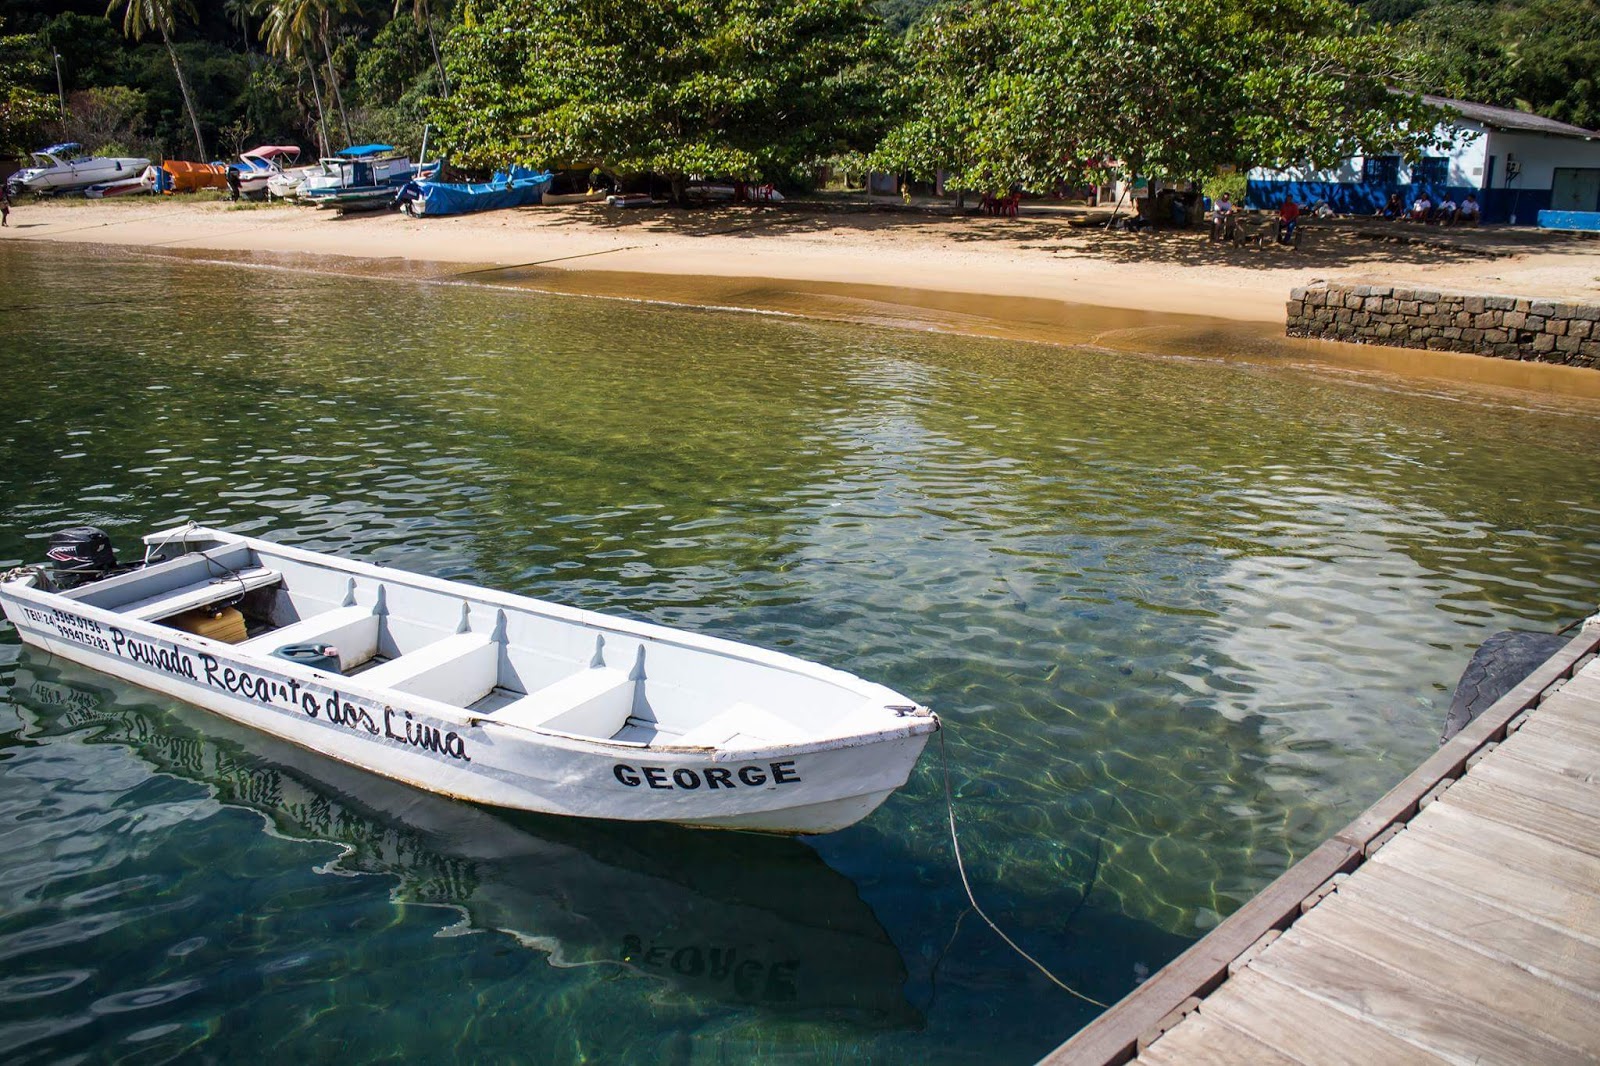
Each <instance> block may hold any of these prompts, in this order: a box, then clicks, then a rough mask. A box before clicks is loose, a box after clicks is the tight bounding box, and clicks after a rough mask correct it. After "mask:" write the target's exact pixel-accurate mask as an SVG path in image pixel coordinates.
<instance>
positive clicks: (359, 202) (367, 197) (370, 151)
mask: <svg viewBox="0 0 1600 1066" xmlns="http://www.w3.org/2000/svg"><path fill="white" fill-rule="evenodd" d="M320 168H321V169H320V172H319V173H316V174H310V175H308V176H307V177H306V178H305V179H304V180H303V181H302V182H301V183H300V195H299V197H298V200H299V202H300V203H302V204H311V205H312V206H315V207H331V208H337V209H339V210H341V211H345V210H350V209H352V208H356V209H360V208H362V207H370V208H373V209H378V208H387V207H392V206H393V205H394V199H395V194H396V193H398V192H399V191H400V187H401V186H403V185H405V184H406V183H407V182H410V181H425V180H427V179H428V178H431V177H432V176H433V175H434V174H437V173H438V171H439V163H438V161H437V160H435V161H434V162H432V163H427V162H423V163H413V162H411V160H410V159H409V158H408V157H406V156H404V155H401V154H398V153H397V152H396V150H395V149H394V148H393V147H391V146H390V145H387V144H358V145H356V146H354V147H351V148H346V149H345V150H344V151H342V152H340V153H339V154H338V155H334V156H329V157H327V158H324V159H323V160H322V163H321V164H320Z"/></svg>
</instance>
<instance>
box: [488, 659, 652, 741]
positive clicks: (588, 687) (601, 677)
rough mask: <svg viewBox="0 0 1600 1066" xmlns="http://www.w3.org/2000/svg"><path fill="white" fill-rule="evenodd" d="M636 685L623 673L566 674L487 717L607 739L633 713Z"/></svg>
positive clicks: (600, 670) (602, 669) (590, 671)
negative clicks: (551, 683) (553, 682)
mask: <svg viewBox="0 0 1600 1066" xmlns="http://www.w3.org/2000/svg"><path fill="white" fill-rule="evenodd" d="M635 684H637V682H635V681H633V680H632V679H630V678H629V677H628V672H627V671H626V670H611V669H607V668H605V667H594V668H591V669H588V670H579V671H578V672H577V673H575V674H569V675H567V676H566V677H564V678H562V679H561V680H560V681H557V682H556V683H555V684H553V685H546V686H545V687H544V688H542V689H539V690H538V691H536V692H531V693H529V694H528V695H526V696H523V697H522V698H521V699H517V700H512V701H511V702H510V703H508V704H506V705H505V706H504V707H501V708H500V709H499V710H498V711H495V712H494V713H493V714H491V715H489V716H488V720H489V721H491V722H504V723H506V724H508V725H519V726H525V727H527V728H529V729H554V730H557V731H559V732H562V733H577V734H579V735H580V736H587V737H610V736H611V735H613V734H614V733H616V731H617V730H619V729H621V728H622V724H623V723H624V722H626V721H627V720H628V715H630V714H632V713H633V693H634V686H635Z"/></svg>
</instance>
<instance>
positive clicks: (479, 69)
mask: <svg viewBox="0 0 1600 1066" xmlns="http://www.w3.org/2000/svg"><path fill="white" fill-rule="evenodd" d="M447 52H448V55H449V74H450V79H451V82H452V85H453V89H454V92H453V94H452V96H451V97H450V99H449V100H448V101H442V102H440V103H439V104H438V106H437V107H436V108H435V109H434V115H435V121H436V123H437V124H438V126H439V128H440V130H441V145H442V146H443V147H444V148H445V149H446V150H447V151H448V152H449V153H450V155H451V157H452V158H453V159H455V160H456V161H458V162H460V163H462V164H463V165H467V166H478V167H491V166H500V165H503V164H505V163H506V162H508V161H511V160H519V161H523V162H530V163H534V164H539V165H552V166H560V167H563V168H570V167H580V166H594V165H598V166H603V167H606V168H607V169H610V170H613V171H616V172H621V173H630V174H646V173H654V174H660V175H664V176H667V177H669V178H673V179H680V178H682V177H684V176H686V175H692V174H704V175H709V176H715V177H724V178H742V179H746V180H767V181H779V182H782V181H785V180H787V179H788V178H790V177H791V176H792V175H793V174H794V173H795V172H796V171H798V170H799V169H801V168H802V167H804V166H806V165H807V164H808V163H810V162H812V161H814V160H816V159H820V158H823V157H826V156H829V155H833V154H836V153H839V152H844V151H849V150H852V149H861V148H867V147H870V146H871V145H872V143H873V142H874V141H875V139H876V137H877V135H878V134H879V132H880V131H881V126H880V122H881V120H880V119H879V117H878V116H879V114H880V110H881V108H880V101H881V98H882V97H883V93H884V90H883V81H882V68H881V66H880V64H881V62H882V61H883V60H884V59H885V58H886V57H887V55H888V45H887V41H886V39H885V38H884V37H882V36H881V35H880V33H879V32H878V30H877V28H876V25H875V23H874V21H873V20H872V19H871V17H870V15H869V14H868V13H867V11H866V10H865V7H864V4H862V3H861V2H859V0H662V2H658V3H654V4H650V5H642V4H638V3H634V2H631V0H548V2H538V3H536V2H533V0H501V2H499V3H496V4H494V5H492V6H490V5H483V6H482V7H480V8H479V10H478V15H477V19H476V21H475V23H474V24H472V25H463V26H460V27H458V28H457V29H456V30H455V31H454V32H453V33H452V34H451V37H450V39H449V41H448V47H447Z"/></svg>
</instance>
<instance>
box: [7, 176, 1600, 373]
mask: <svg viewBox="0 0 1600 1066" xmlns="http://www.w3.org/2000/svg"><path fill="white" fill-rule="evenodd" d="M1081 215H1082V213H1081V212H1077V213H1074V212H1067V211H1049V212H1044V211H1041V212H1039V213H1038V214H1037V216H1030V215H1029V214H1026V213H1025V214H1024V215H1023V217H1022V218H1020V219H1018V220H1009V219H993V218H987V217H973V216H963V217H956V216H953V215H952V214H951V213H950V212H948V211H943V212H942V213H941V212H940V211H939V210H938V209H934V210H930V211H922V212H917V211H912V212H907V211H904V210H890V209H887V208H880V209H875V210H869V209H866V208H865V207H864V206H863V205H826V204H823V205H793V206H790V205H786V206H784V207H782V208H778V207H747V206H724V207H721V208H706V209H698V210H690V211H679V210H671V209H646V210H635V211H624V210H617V209H606V208H604V207H601V206H599V205H594V204H585V205H572V206H565V207H543V208H528V209H520V210H515V211H500V212H494V213H489V214H482V215H470V216H463V217H456V218H444V219H411V218H408V217H405V216H402V215H398V214H379V215H357V216H351V217H349V218H337V217H335V216H332V215H331V214H329V213H326V212H319V211H314V210H309V209H305V208H298V207H294V206H285V205H275V206H256V205H248V206H246V205H239V206H236V205H232V204H228V203H226V202H218V201H212V202H203V201H202V202H196V201H172V200H162V201H150V200H138V201H132V200H130V201H110V202H106V201H77V202H74V201H62V202H60V203H48V202H40V203H24V204H22V205H21V206H19V207H18V208H17V209H16V210H15V211H14V212H13V214H12V226H11V227H10V228H7V229H4V230H0V239H8V240H15V239H21V240H45V241H70V242H83V243H93V244H101V245H111V246H116V247H117V248H119V249H127V250H138V252H140V253H141V254H153V255H167V256H175V257H181V258H184V259H196V260H210V259H214V260H221V261H228V262H239V263H248V264H251V265H254V266H258V267H264V268H289V269H295V270H306V271H327V272H330V273H338V274H345V275H349V274H360V275H367V276H374V277H389V276H393V277H403V278H408V279H411V280H417V281H427V282H432V283H439V284H477V285H492V286H507V287H516V288H524V289H532V290H538V291H545V292H556V293H567V294H573V295H588V296H602V297H610V298H617V299H629V300H640V301H659V302H663V303H672V304H684V305H691V306H701V307H725V308H737V309H740V310H752V311H764V312H769V313H780V314H793V315H797V316H805V317H817V318H827V319H833V320H838V321H854V322H867V323H873V324H877V325H886V326H893V327H898V328H909V329H925V330H937V331H941V332H957V333H967V334H975V335H983V336H992V337H1001V338H1008V339H1017V340H1028V341H1042V342H1048V343H1057V344H1074V345H1089V346H1097V347H1104V348H1107V349H1112V350H1119V351H1144V352H1150V353H1153V354H1162V355H1179V356H1187V357H1202V358H1204V357H1219V358H1231V359H1251V360H1261V361H1270V362H1273V363H1283V362H1285V361H1289V362H1303V363H1308V364H1318V365H1329V366H1337V367H1342V368H1347V369H1354V370H1368V371H1371V370H1376V371H1381V372H1385V373H1390V374H1397V375H1401V376H1405V377H1426V378H1436V379H1440V380H1449V381H1457V382H1471V383H1474V384H1476V385H1480V386H1487V387H1491V388H1502V389H1510V390H1518V391H1532V392H1536V393H1545V394H1554V395H1562V396H1568V397H1573V398H1579V397H1583V398H1591V399H1596V398H1600V373H1596V372H1595V371H1592V370H1575V369H1572V368H1566V367H1554V366H1545V365H1542V364H1532V363H1513V362H1508V361H1505V360H1497V359H1487V358H1483V357H1478V356H1461V355H1451V354H1447V353H1434V352H1415V351H1409V350H1405V349H1393V348H1378V347H1370V346H1358V345H1349V344H1337V343H1330V342H1314V341H1295V340H1288V339H1286V338H1284V337H1283V336H1282V328H1283V327H1282V323H1283V314H1284V301H1285V300H1286V299H1287V297H1288V293H1289V290H1290V289H1291V288H1293V287H1294V286H1296V285H1302V284H1305V283H1306V282H1308V281H1310V280H1312V279H1314V278H1319V277H1326V278H1332V277H1344V278H1348V277H1365V278H1370V279H1373V280H1383V281H1386V282H1390V283H1396V282H1398V283H1413V284H1416V285H1419V286H1427V287H1433V288H1456V289H1468V290H1474V291H1489V292H1504V293H1515V294H1517V295H1528V296H1540V297H1546V298H1553V299H1578V300H1600V277H1597V275H1600V254H1597V253H1600V242H1595V241H1587V240H1581V239H1576V238H1574V239H1567V238H1564V237H1562V236H1560V235H1550V234H1537V233H1530V232H1528V231H1510V230H1493V229H1487V230H1476V231H1466V230H1460V231H1435V230H1429V229H1425V228H1422V227H1396V226H1395V224H1392V223H1391V224H1373V223H1351V222H1342V221H1341V222H1338V223H1332V224H1326V223H1324V224H1320V228H1313V229H1310V230H1308V231H1307V234H1306V240H1305V241H1304V242H1303V243H1302V247H1301V248H1300V249H1299V250H1298V251H1296V250H1291V249H1286V248H1277V247H1270V246H1269V247H1250V248H1235V247H1231V246H1221V245H1213V244H1210V243H1209V242H1207V241H1206V240H1205V237H1204V235H1203V234H1200V233H1161V234H1154V235H1152V234H1143V235H1134V234H1125V233H1120V232H1106V231H1105V230H1104V229H1103V228H1100V227H1094V226H1087V225H1084V223H1085V222H1086V221H1087V220H1086V219H1084V218H1082V217H1079V216H1081ZM1263 224H1265V223H1263Z"/></svg>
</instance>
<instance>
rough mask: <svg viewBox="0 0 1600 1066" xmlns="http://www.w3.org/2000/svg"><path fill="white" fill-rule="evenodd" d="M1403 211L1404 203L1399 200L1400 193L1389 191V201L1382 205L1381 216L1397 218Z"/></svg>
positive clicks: (1404, 210)
mask: <svg viewBox="0 0 1600 1066" xmlns="http://www.w3.org/2000/svg"><path fill="white" fill-rule="evenodd" d="M1405 213H1406V205H1405V204H1404V203H1403V202H1402V201H1401V199H1400V194H1399V193H1397V192H1392V193H1390V194H1389V202H1388V203H1386V204H1384V205H1383V217H1384V218H1392V219H1398V218H1400V217H1402V216H1403V215H1405Z"/></svg>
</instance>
